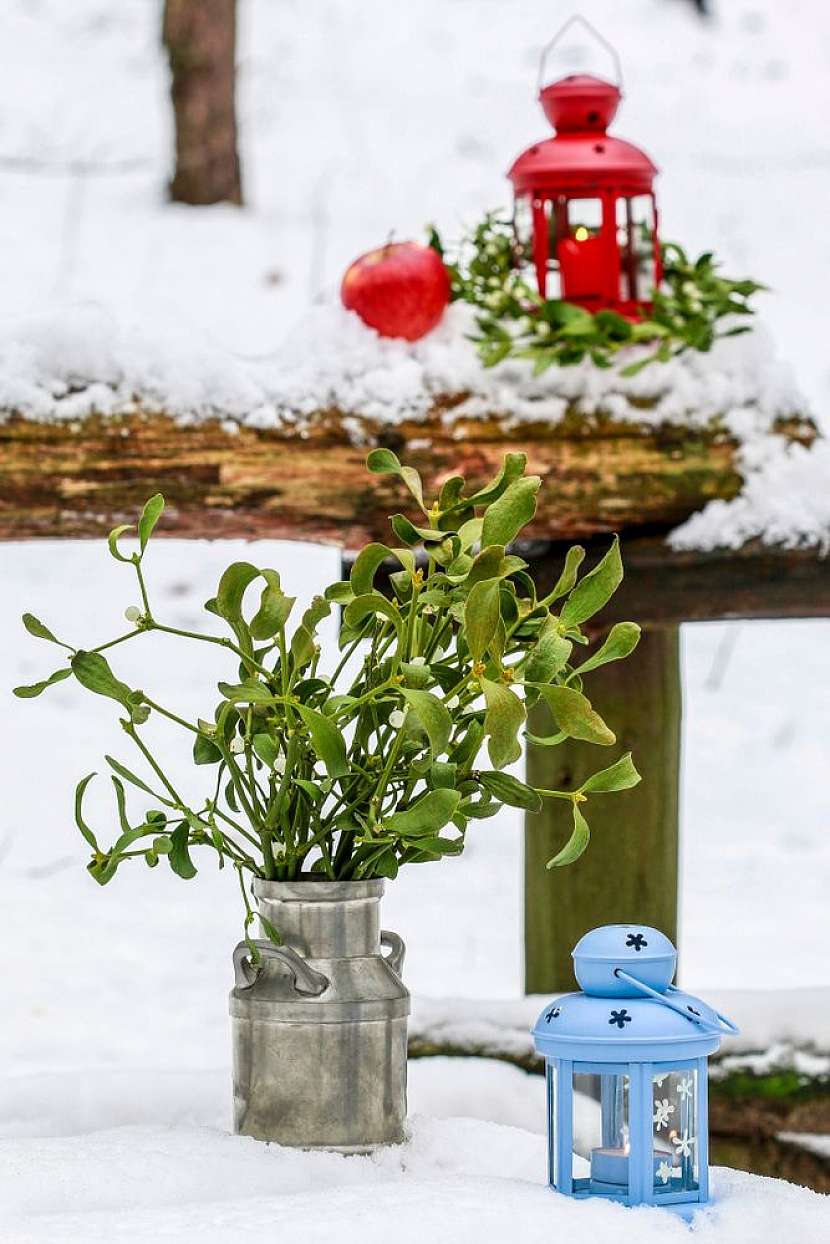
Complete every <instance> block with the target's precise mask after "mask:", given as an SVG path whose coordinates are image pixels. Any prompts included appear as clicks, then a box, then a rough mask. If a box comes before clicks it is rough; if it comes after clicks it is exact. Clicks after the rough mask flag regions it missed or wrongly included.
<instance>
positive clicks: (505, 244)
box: [430, 212, 764, 376]
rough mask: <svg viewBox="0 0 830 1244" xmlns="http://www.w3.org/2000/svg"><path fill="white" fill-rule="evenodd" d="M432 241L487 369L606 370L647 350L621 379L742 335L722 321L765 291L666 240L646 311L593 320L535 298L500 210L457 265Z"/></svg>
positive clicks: (470, 239)
mask: <svg viewBox="0 0 830 1244" xmlns="http://www.w3.org/2000/svg"><path fill="white" fill-rule="evenodd" d="M647 241H648V242H649V245H650V239H648V238H647ZM430 242H431V244H432V246H434V247H435V249H436V250H437V251H438V252H439V254H440V255H441V256H442V258H443V259H444V262H445V264H446V266H447V268H448V271H449V273H450V281H451V287H452V297H453V300H461V301H463V302H468V303H470V304H471V305H472V306H473V307H475V308H476V309H477V311H478V312H479V314H478V316H477V318H476V323H477V326H478V336H477V337H475V338H474V339H473V340H474V341H475V343H476V348H477V350H478V353H479V356H480V358H481V360H482V362H483V363H484V365H485V367H494V366H495V365H496V364H497V363H500V362H502V360H503V359H506V358H526V359H531V360H532V361H533V373H534V375H541V374H542V372H545V371H547V370H548V368H550V367H553V366H558V367H567V366H571V365H573V364H576V363H581V362H582V360H583V359H585V358H590V359H591V361H592V362H593V363H594V364H595V365H596V366H597V367H611V366H612V364H613V360H614V358H615V356H616V355H617V354H618V353H619V351H620V350H624V349H626V348H628V347H630V346H634V345H643V344H645V345H649V344H653V345H654V347H655V348H654V350H653V352H652V353H651V354H648V355H646V356H645V358H641V359H637V360H636V361H635V362H633V363H630V364H629V365H628V366H626V367H624V368H623V369H622V375H623V376H634V375H636V374H637V372H639V371H641V370H642V369H643V368H644V367H647V366H648V364H649V363H653V362H661V363H666V362H668V361H669V359H671V358H673V357H674V356H676V355H679V354H683V353H684V352H685V351H686V350H700V351H704V352H705V351H708V350H710V349H711V348H712V345H713V344H714V342H715V341H716V340H717V339H718V338H719V337H735V336H738V335H739V334H741V333H746V332H749V325H747V324H734V323H729V325H728V326H727V327H721V325H720V321H721V320H723V319H724V317H730V319H731V318H732V317H734V316H742V317H746V316H750V315H753V314H754V312H753V309H752V307H750V305H749V301H748V300H749V298H750V297H751V296H752V295H753V294H755V293H757V292H758V291H759V290H762V289H763V288H764V286H763V285H759V284H758V283H757V281H752V280H740V281H735V280H730V279H729V278H728V277H724V276H721V275H720V274H719V273H718V270H717V264H716V262H715V259H714V256H713V255H712V253H711V252H706V254H703V255H701V256H700V257H699V258H698V259H696V260H691V259H689V257H688V256H687V255H686V252H685V251H684V250H683V248H682V247H680V246H678V245H677V244H676V243H674V242H666V243H664V244H663V245H662V248H661V253H662V259H663V285H662V287H661V288H660V289H655V290H652V292H651V312H650V314H649V315H648V316H647V317H646V318H643V319H638V320H631V319H627V318H626V317H625V316H623V315H619V314H618V313H617V312H616V311H610V310H603V311H597V312H595V313H592V312H590V311H587V310H586V309H585V308H584V307H579V306H577V305H576V304H575V303H571V302H565V301H563V300H562V299H559V298H544V299H543V298H541V297H540V295H539V293H538V291H537V290H536V288H535V287H532V286H531V285H530V284H529V283H528V281H527V280H526V279H525V276H524V273H525V272H526V271H527V262H528V260H529V256H528V255H527V254H526V253H525V252H524V251H523V249H522V248H521V247H520V246H519V245H518V243H517V240H516V234H515V231H514V226H513V222H512V221H511V220H509V219H504V218H502V217H500V216H499V215H498V213H495V212H490V213H488V214H487V215H486V216H485V217H484V219H483V220H482V221H481V222H480V223H479V224H478V225H477V226H476V227H475V228H474V229H473V230H472V232H471V233H469V234H467V235H466V236H465V237H464V238H462V240H461V243H460V245H459V247H458V253H457V255H456V256H455V258H451V257H449V256H447V255H446V254H445V251H444V245H443V243H442V241H441V238H440V236H439V235H438V233H437V232H436V231H435V230H434V229H432V230H431V231H430Z"/></svg>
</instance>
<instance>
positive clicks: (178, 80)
mask: <svg viewBox="0 0 830 1244" xmlns="http://www.w3.org/2000/svg"><path fill="white" fill-rule="evenodd" d="M163 37H164V45H165V47H166V49H167V56H168V59H169V62H170V73H171V84H170V95H171V99H172V101H173V113H174V117H175V128H176V167H175V172H174V174H173V178H172V180H171V182H170V186H169V192H170V198H171V199H174V200H175V201H176V202H178V203H191V204H194V205H197V206H202V205H206V204H210V203H239V204H241V203H242V180H241V175H240V168H239V153H238V151H237V133H236V100H235V85H236V0H165V5H164V29H163Z"/></svg>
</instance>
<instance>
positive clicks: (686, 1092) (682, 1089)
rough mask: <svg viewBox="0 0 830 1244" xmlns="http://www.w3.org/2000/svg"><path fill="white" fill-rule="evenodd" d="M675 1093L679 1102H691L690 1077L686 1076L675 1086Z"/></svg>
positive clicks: (692, 1084) (691, 1081) (691, 1083)
mask: <svg viewBox="0 0 830 1244" xmlns="http://www.w3.org/2000/svg"><path fill="white" fill-rule="evenodd" d="M677 1093H678V1096H679V1097H680V1099H681V1100H683V1099H684V1098H686V1099H688V1100H691V1098H692V1095H693V1093H694V1081H693V1080H692V1077H691V1076H686V1078H685V1079H684V1080H681V1081H680V1083H679V1084H678V1086H677Z"/></svg>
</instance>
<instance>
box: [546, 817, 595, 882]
mask: <svg viewBox="0 0 830 1244" xmlns="http://www.w3.org/2000/svg"><path fill="white" fill-rule="evenodd" d="M573 813H574V827H573V831H572V833H571V836H570V838H569V839H568V841H567V842H566V843H565V845H564V847H563V848H562V850H561V851H559V852H557V854H556V855H554V857H553V859H552V860H548V862H547V864H546V865H545V868H564V867H565V866H566V864H573V862H574V860H578V859H579V857H580V855H582V854H583V852H584V851H585V848H586V847H587V846H588V843H589V842H590V840H591V830H590V828H589V826H588V822H587V821H586V820H585V817H584V816H583V815H582V813H581V812H580V810H579V808H578V807H577V805H576V803H574V806H573Z"/></svg>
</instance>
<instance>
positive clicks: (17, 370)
mask: <svg viewBox="0 0 830 1244" xmlns="http://www.w3.org/2000/svg"><path fill="white" fill-rule="evenodd" d="M474 332H475V313H474V311H473V308H471V307H469V306H466V305H465V304H460V303H456V304H454V305H453V306H451V307H450V308H449V309H448V311H447V313H446V314H445V316H444V319H443V321H442V322H441V324H440V325H439V327H438V328H437V329H436V330H435V331H434V332H432V333H430V334H428V336H427V337H425V338H424V339H423V340H421V341H418V342H415V343H412V344H410V343H409V342H405V341H399V340H389V339H384V338H381V337H379V336H378V335H377V333H375V332H374V331H373V330H372V329H370V328H367V327H366V326H365V325H364V324H363V323H362V322H361V320H360V319H359V318H358V317H357V316H356V315H355V314H354V313H353V312H349V311H345V310H344V309H343V308H342V307H341V306H339V305H335V304H325V305H322V306H317V307H314V308H313V309H312V310H311V311H309V312H307V313H306V314H305V315H304V316H303V318H302V319H301V320H300V323H299V324H298V325H297V327H296V328H295V329H294V330H293V331H292V332H291V333H290V334H289V335H288V337H287V339H286V340H285V341H284V342H283V344H282V345H281V346H279V347H277V348H275V350H274V351H273V353H272V354H271V355H270V356H269V357H268V358H267V359H266V360H262V359H260V360H241V359H235V358H230V359H228V358H223V357H222V356H221V355H218V356H217V355H216V353H215V352H214V351H212V350H209V349H202V350H198V349H196V348H194V347H193V346H191V345H189V344H188V346H187V347H186V348H183V343H181V342H180V341H177V340H175V339H173V340H172V341H168V340H167V339H166V338H164V337H160V338H153V337H150V336H148V334H147V331H146V330H145V329H143V328H139V329H138V330H133V331H131V332H130V333H129V334H125V333H124V332H123V330H119V329H118V328H117V327H116V325H114V324H113V323H112V322H111V321H110V320H109V319H107V317H105V316H104V315H103V314H102V313H101V312H100V311H97V310H94V309H91V308H86V309H84V310H83V312H82V313H81V314H80V315H77V316H75V317H73V320H72V321H71V323H67V322H65V321H64V320H62V319H61V317H60V316H59V315H57V314H56V313H51V314H46V315H44V316H40V317H32V318H24V319H22V320H20V321H16V322H14V323H12V324H8V325H5V326H2V325H0V411H2V410H5V411H6V412H13V411H15V412H17V413H21V414H25V415H27V416H28V417H29V418H33V419H38V420H55V419H57V420H74V419H77V418H79V417H81V416H82V415H84V414H88V413H101V414H120V413H124V412H125V411H130V410H133V409H135V408H136V405H141V406H143V407H145V408H150V409H158V408H162V409H164V410H166V411H167V412H168V413H170V414H171V415H173V416H175V417H177V418H178V419H179V420H180V421H185V422H190V421H194V420H199V419H203V418H215V417H217V416H223V417H227V418H230V419H232V420H234V421H236V422H239V423H241V424H248V425H251V426H254V427H274V426H279V427H286V426H288V427H294V428H296V429H297V430H298V431H302V430H303V428H304V426H305V425H306V423H307V421H308V419H309V418H310V417H311V416H313V415H314V414H315V413H317V412H319V411H322V410H326V409H328V408H329V407H332V406H334V407H337V408H338V409H340V410H341V411H342V412H343V413H344V414H345V415H346V416H347V418H351V420H352V423H353V424H354V425H355V427H356V434H357V435H358V436H360V435H361V434H362V435H365V430H361V429H360V424H359V422H358V421H363V422H369V423H370V424H378V423H382V424H390V423H392V424H394V423H397V422H400V421H402V420H404V419H415V420H417V419H425V418H427V417H428V416H429V415H430V413H431V411H432V408H433V407H434V406H435V404H436V403H437V402H440V399H441V398H442V397H444V396H446V395H447V394H453V395H457V394H468V395H469V396H467V397H466V398H465V400H463V401H462V402H460V403H459V404H458V405H455V406H453V409H452V410H450V411H448V412H446V413H445V414H444V415H443V422H444V423H448V424H452V423H453V422H454V421H456V420H458V419H470V418H475V417H477V416H483V415H486V416H488V417H493V416H495V417H497V418H501V420H502V422H503V424H504V425H505V427H515V426H518V425H521V424H522V423H523V422H540V421H541V422H545V423H548V424H556V423H557V422H559V421H560V420H561V419H562V418H563V417H564V415H565V414H566V413H567V411H568V409H569V407H574V408H576V409H577V410H578V411H580V412H581V413H583V414H585V415H586V416H589V415H593V414H596V413H604V414H606V415H612V416H613V417H614V418H617V419H620V420H628V421H630V422H633V423H637V424H639V425H643V426H646V427H648V426H652V427H658V426H660V425H662V424H664V423H680V424H682V425H684V426H688V427H704V428H705V427H709V426H711V425H712V424H713V423H716V424H717V425H718V426H720V427H723V428H724V430H726V431H728V432H730V433H731V434H732V435H734V436H735V437H736V438H738V439H739V440H742V441H748V442H750V441H752V440H753V438H757V437H759V436H761V435H763V434H764V433H769V432H770V431H771V430H772V429H773V427H774V425H775V423H776V421H777V420H779V419H786V418H788V417H791V416H794V415H799V414H802V413H803V412H804V409H805V403H804V400H803V398H801V396H800V395H799V393H798V391H797V389H796V388H795V386H794V383H793V378H792V375H791V372H790V369H789V368H787V367H785V366H784V365H783V364H782V363H781V361H780V360H779V359H777V358H776V357H775V353H774V350H773V349H772V345H771V342H770V340H769V338H768V337H767V335H766V334H765V333H764V332H763V331H762V330H759V331H757V332H753V333H751V334H747V335H746V336H743V337H733V338H729V339H724V340H722V341H720V342H718V343H717V345H716V346H715V348H714V349H713V350H712V352H711V353H710V354H708V355H702V354H698V353H695V352H689V353H687V354H684V355H681V356H680V357H678V358H676V359H673V360H672V361H671V362H670V363H667V364H663V365H659V366H653V367H648V368H646V369H644V371H643V372H641V373H640V375H638V376H636V377H630V378H626V377H624V376H623V375H621V371H622V368H623V367H624V366H625V365H627V364H628V363H629V362H631V361H632V359H634V358H637V357H639V355H641V354H644V353H647V347H638V348H637V349H633V350H631V351H630V352H628V353H627V354H626V355H625V356H624V357H623V358H622V359H621V361H620V363H619V364H618V365H617V366H616V367H614V368H610V369H608V370H602V369H600V368H597V367H594V366H593V365H592V364H590V363H586V364H583V365H580V366H577V367H567V368H551V369H550V370H549V371H547V372H545V373H544V375H543V376H540V377H534V376H533V374H532V364H531V363H529V362H528V361H526V360H514V361H511V362H509V363H505V364H503V365H501V366H499V367H496V368H489V369H488V368H485V367H483V366H482V365H481V363H480V362H479V360H478V356H477V355H476V353H475V350H474V349H473V347H472V345H471V343H470V341H469V336H470V335H471V334H472V333H474ZM7 417H8V414H7Z"/></svg>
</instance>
